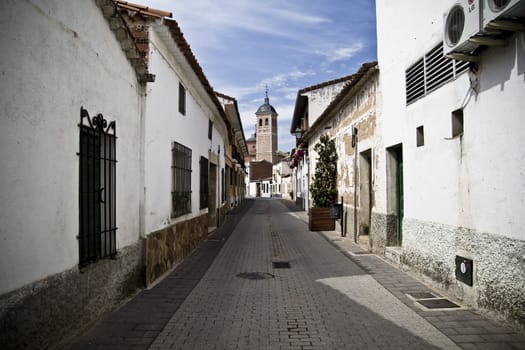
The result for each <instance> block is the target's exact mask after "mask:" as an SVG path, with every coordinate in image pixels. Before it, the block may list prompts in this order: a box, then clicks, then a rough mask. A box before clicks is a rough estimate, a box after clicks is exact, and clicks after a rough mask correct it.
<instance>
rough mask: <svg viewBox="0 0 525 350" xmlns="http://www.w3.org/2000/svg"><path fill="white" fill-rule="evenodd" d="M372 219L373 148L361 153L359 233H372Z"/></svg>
mask: <svg viewBox="0 0 525 350" xmlns="http://www.w3.org/2000/svg"><path fill="white" fill-rule="evenodd" d="M371 220H372V150H371V149H369V150H367V151H363V152H361V153H360V154H359V235H365V236H366V235H369V234H370V223H371Z"/></svg>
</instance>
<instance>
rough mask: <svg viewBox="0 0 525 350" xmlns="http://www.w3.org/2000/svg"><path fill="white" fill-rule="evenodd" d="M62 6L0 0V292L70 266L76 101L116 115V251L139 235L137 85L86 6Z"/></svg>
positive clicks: (74, 251)
mask: <svg viewBox="0 0 525 350" xmlns="http://www.w3.org/2000/svg"><path fill="white" fill-rule="evenodd" d="M67 3H68V2H67V1H62V2H60V1H59V2H57V1H34V2H30V1H2V2H1V3H0V18H1V19H0V31H1V32H2V33H3V34H2V38H1V39H0V50H1V52H2V59H1V60H0V71H1V72H2V78H1V79H0V84H1V93H0V159H1V160H2V176H0V203H1V210H0V241H1V242H2V244H0V281H2V282H1V283H0V294H1V293H5V292H8V291H11V290H14V289H17V288H19V287H22V286H24V285H26V284H29V283H31V282H35V281H37V280H40V279H42V278H44V277H47V276H49V275H52V274H56V273H59V272H62V271H65V270H67V269H70V268H73V267H75V266H76V265H77V264H78V259H79V257H78V241H77V238H76V237H77V235H78V231H79V229H78V221H79V216H78V198H79V194H78V188H79V184H78V181H79V160H78V156H77V152H78V151H79V128H78V124H79V121H80V107H81V106H83V107H84V108H86V109H87V110H88V111H89V113H90V114H91V115H92V116H93V115H95V114H97V113H102V114H103V115H104V117H105V118H106V119H108V120H109V121H112V120H115V121H116V127H117V136H118V139H117V160H118V164H117V179H116V183H117V188H116V194H117V226H118V230H117V248H118V249H122V248H124V247H126V246H127V245H130V244H132V243H135V242H137V240H138V237H139V233H140V232H139V217H140V215H139V214H140V211H139V207H140V206H139V205H140V199H141V196H140V193H141V191H140V189H141V179H140V173H141V171H140V170H141V165H140V151H141V149H140V144H141V133H140V110H141V95H140V87H139V85H138V83H137V81H136V78H135V77H136V75H135V72H134V71H133V69H132V68H131V67H130V65H129V63H128V61H127V59H126V57H125V55H124V53H123V52H122V50H121V48H120V45H119V44H118V42H117V41H116V39H115V36H114V34H113V33H112V32H111V31H110V28H109V25H108V23H107V22H106V21H105V19H104V17H103V16H102V15H101V12H100V9H99V8H98V7H96V5H95V2H93V1H81V2H79V1H77V2H75V4H74V6H73V5H71V6H69V5H67ZM94 38H96V40H94Z"/></svg>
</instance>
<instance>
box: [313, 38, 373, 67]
mask: <svg viewBox="0 0 525 350" xmlns="http://www.w3.org/2000/svg"><path fill="white" fill-rule="evenodd" d="M364 48H365V45H364V44H363V43H362V41H357V42H355V43H354V44H353V45H351V46H343V47H331V48H328V49H326V50H318V51H317V54H319V55H322V56H324V57H326V61H325V64H330V63H334V62H339V61H345V60H349V59H351V58H353V57H354V56H355V55H356V54H358V53H359V52H361V51H362V50H363V49H364Z"/></svg>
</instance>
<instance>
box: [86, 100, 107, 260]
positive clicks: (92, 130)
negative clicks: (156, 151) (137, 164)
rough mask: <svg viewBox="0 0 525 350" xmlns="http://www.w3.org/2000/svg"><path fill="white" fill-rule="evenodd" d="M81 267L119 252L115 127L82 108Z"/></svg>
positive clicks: (100, 116)
mask: <svg viewBox="0 0 525 350" xmlns="http://www.w3.org/2000/svg"><path fill="white" fill-rule="evenodd" d="M79 127H80V149H79V152H78V156H79V197H80V198H79V235H78V243H79V266H80V267H84V266H86V265H88V264H90V263H92V262H94V261H97V260H98V259H101V258H106V257H111V256H114V255H115V254H116V253H117V243H116V232H117V220H116V198H117V196H116V166H117V158H116V154H117V152H116V138H117V137H116V133H115V131H116V124H115V121H112V122H110V123H108V122H107V120H106V119H104V116H103V115H102V114H97V115H96V116H94V117H93V118H91V117H90V116H89V113H88V111H87V110H85V109H83V108H81V109H80V124H79Z"/></svg>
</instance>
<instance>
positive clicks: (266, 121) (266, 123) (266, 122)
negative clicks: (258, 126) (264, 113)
mask: <svg viewBox="0 0 525 350" xmlns="http://www.w3.org/2000/svg"><path fill="white" fill-rule="evenodd" d="M264 125H265V126H268V118H266V119H264Z"/></svg>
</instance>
